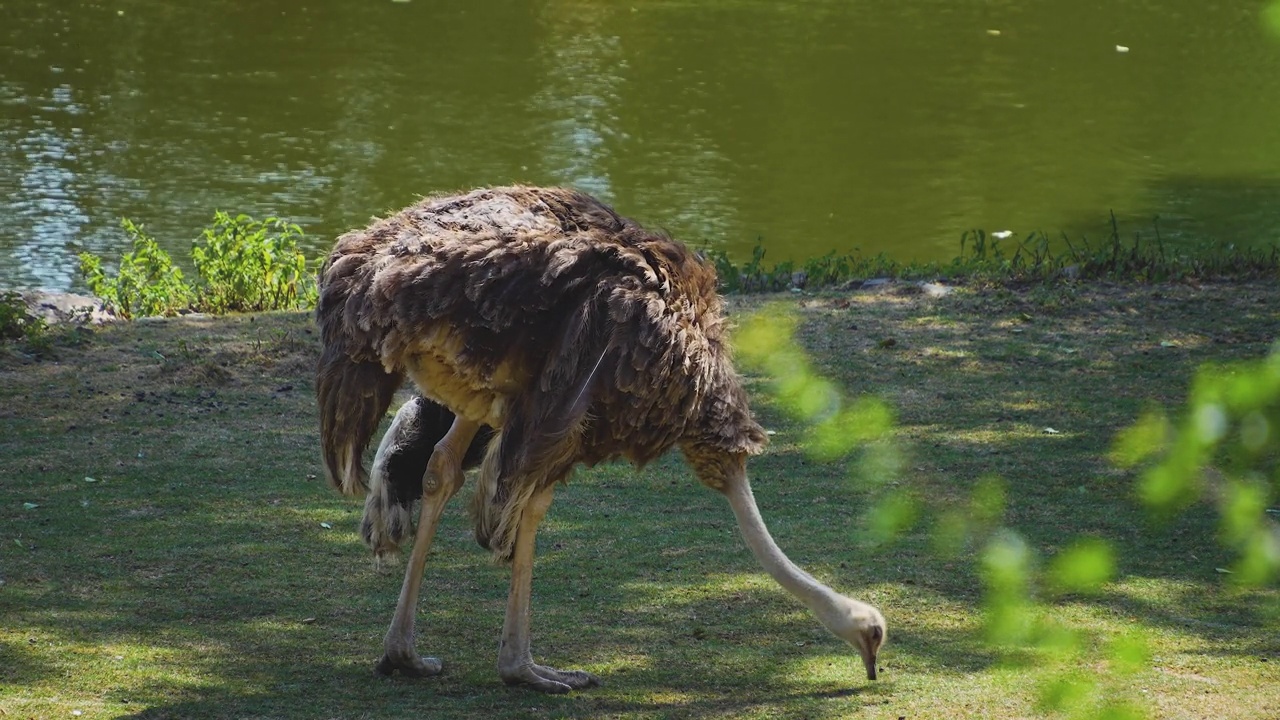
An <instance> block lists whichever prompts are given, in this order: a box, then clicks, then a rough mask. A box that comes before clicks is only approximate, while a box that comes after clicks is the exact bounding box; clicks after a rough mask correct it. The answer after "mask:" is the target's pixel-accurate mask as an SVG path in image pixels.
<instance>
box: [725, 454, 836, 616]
mask: <svg viewBox="0 0 1280 720" xmlns="http://www.w3.org/2000/svg"><path fill="white" fill-rule="evenodd" d="M724 494H725V497H727V498H728V500H729V505H730V506H731V507H732V508H733V514H734V515H735V516H736V517H737V518H738V528H739V529H741V530H742V537H743V538H744V539H745V540H746V541H747V546H748V547H750V548H751V554H752V555H755V556H756V560H758V561H759V562H760V564H761V565H763V566H764V569H765V572H767V573H769V575H770V576H772V577H773V579H774V580H776V581H777V582H778V584H779V585H781V586H782V587H783V588H785V589H786V590H787V592H789V593H791V594H792V595H795V596H796V598H798V599H799V600H800V602H803V603H804V604H805V605H806V606H808V608H809V609H810V610H812V611H814V613H816V614H818V615H819V617H821V616H822V612H821V611H822V610H824V609H827V608H829V607H830V606H831V603H832V595H834V594H835V593H834V592H833V591H832V590H831V588H829V587H827V586H826V585H823V584H822V583H820V582H818V581H817V580H816V579H814V577H813V576H812V575H810V574H809V573H807V572H805V571H804V570H801V569H800V567H799V566H797V565H796V564H795V563H793V562H791V560H790V559H789V558H787V556H786V555H785V554H784V553H783V552H782V550H781V549H780V548H779V547H778V544H777V543H775V542H774V541H773V536H771V535H770V534H769V529H768V528H767V527H765V524H764V518H762V517H760V510H759V508H757V507H756V499H755V496H754V495H752V494H751V484H750V483H749V482H748V481H747V478H746V477H745V476H744V477H743V478H742V479H741V480H739V481H736V482H734V481H730V482H729V483H728V486H727V487H726V488H725V490H724Z"/></svg>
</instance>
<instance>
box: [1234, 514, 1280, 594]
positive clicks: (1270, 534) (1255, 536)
mask: <svg viewBox="0 0 1280 720" xmlns="http://www.w3.org/2000/svg"><path fill="white" fill-rule="evenodd" d="M1232 569H1233V571H1234V574H1233V575H1232V576H1231V579H1232V581H1233V582H1235V584H1237V585H1243V586H1246V587H1258V586H1260V585H1264V584H1266V583H1268V582H1270V581H1271V580H1272V579H1273V578H1275V577H1276V573H1277V571H1280V537H1278V536H1277V531H1276V530H1273V529H1272V528H1271V527H1270V526H1260V527H1258V528H1256V529H1255V530H1254V531H1253V533H1252V535H1251V536H1250V537H1249V538H1248V539H1247V540H1246V541H1245V543H1244V547H1243V548H1242V553H1241V555H1240V559H1239V560H1238V561H1237V562H1236V564H1235V565H1233V566H1232Z"/></svg>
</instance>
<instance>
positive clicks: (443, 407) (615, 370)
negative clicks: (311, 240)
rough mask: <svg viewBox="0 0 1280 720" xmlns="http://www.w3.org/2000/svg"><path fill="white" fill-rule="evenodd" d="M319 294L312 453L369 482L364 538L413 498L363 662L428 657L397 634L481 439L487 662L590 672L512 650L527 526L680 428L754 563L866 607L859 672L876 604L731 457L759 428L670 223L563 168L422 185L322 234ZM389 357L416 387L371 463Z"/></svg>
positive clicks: (331, 472)
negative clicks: (499, 570)
mask: <svg viewBox="0 0 1280 720" xmlns="http://www.w3.org/2000/svg"><path fill="white" fill-rule="evenodd" d="M316 314H317V320H318V322H319V325H320V330H321V337H322V340H323V346H324V347H323V353H322V356H321V359H320V363H319V367H318V374H317V383H316V391H317V396H318V402H319V410H320V423H321V445H322V453H323V458H324V463H325V470H326V474H327V476H328V478H329V480H330V482H331V483H332V484H333V485H334V486H335V487H337V488H339V489H340V490H341V491H343V492H345V493H348V494H357V493H360V492H363V491H364V490H365V489H367V488H368V487H369V485H370V484H371V483H372V485H373V488H372V489H373V491H374V492H373V493H371V495H370V498H369V500H368V501H367V502H366V515H365V520H364V524H363V534H364V535H365V539H366V541H368V542H369V543H370V544H371V545H373V546H374V548H375V550H376V551H377V552H378V553H379V555H381V554H382V553H384V552H386V551H389V550H390V549H393V548H394V547H395V546H396V545H398V544H399V543H400V541H401V540H402V539H404V538H405V537H406V536H407V534H408V532H407V531H408V525H409V522H408V518H409V506H410V505H411V503H412V499H413V497H414V496H416V495H417V494H418V493H421V497H422V511H421V514H422V519H421V520H420V521H419V524H418V530H417V535H416V537H415V544H414V551H413V554H412V556H411V558H410V561H409V569H408V573H407V574H406V578H405V583H404V586H403V587H402V591H401V598H400V603H399V604H398V606H397V611H396V616H395V618H394V619H393V622H392V628H391V630H390V631H389V632H388V635H387V641H386V646H387V654H386V656H385V657H384V660H383V662H382V663H381V664H380V666H379V667H380V668H381V669H383V670H386V671H389V670H392V669H400V670H403V671H406V672H416V673H426V674H430V673H432V672H436V671H438V669H439V666H438V663H435V661H431V662H426V661H424V660H422V659H420V658H418V657H417V655H416V653H414V651H413V647H412V646H413V609H412V606H413V605H414V604H415V603H416V598H417V592H418V588H417V586H418V583H419V581H420V578H421V566H422V564H423V563H424V562H425V558H426V553H427V551H428V548H429V546H430V543H431V537H432V536H433V534H434V531H435V522H436V520H437V519H438V517H439V514H440V512H441V511H442V508H443V506H444V504H445V503H446V502H447V501H448V499H449V498H450V496H452V495H453V494H454V493H455V492H456V491H457V489H458V487H460V486H461V484H462V482H463V479H462V469H463V468H464V467H466V466H468V465H471V464H474V462H475V461H476V460H477V459H478V458H479V452H478V451H479V449H480V448H481V447H483V449H484V457H483V461H482V462H481V469H480V473H479V487H478V488H477V490H476V493H475V495H474V500H473V502H472V515H473V520H474V523H475V528H476V537H477V539H478V540H479V541H480V542H481V544H482V545H484V546H485V547H487V548H489V549H490V550H492V551H493V553H494V554H495V556H496V557H498V558H499V559H502V560H508V561H511V562H512V563H513V568H512V592H511V598H510V601H509V606H508V613H507V623H506V625H505V626H504V634H503V648H502V650H501V652H500V661H499V665H500V671H501V673H502V675H503V678H504V679H505V680H507V681H508V682H523V683H528V684H530V685H533V686H535V687H538V688H539V689H542V690H547V691H552V692H556V691H563V690H567V689H569V688H574V687H583V686H585V685H588V684H592V683H593V682H594V678H591V677H590V676H587V675H585V674H582V673H571V672H561V671H556V670H554V669H551V668H545V667H542V666H539V665H535V664H533V662H532V660H531V659H530V657H529V651H528V587H529V577H530V573H531V567H532V562H533V533H534V532H536V527H537V524H538V522H539V521H540V520H541V518H542V515H543V513H545V511H546V509H547V507H548V506H549V504H550V498H551V493H552V491H553V488H554V486H555V484H556V483H557V482H559V481H562V480H564V479H565V478H567V477H568V475H569V474H570V472H571V471H572V469H573V467H574V466H575V465H576V464H578V463H584V464H587V465H591V464H594V463H597V462H601V461H604V460H609V459H615V458H626V459H628V460H630V461H631V462H633V463H635V464H637V465H642V464H644V463H646V462H648V461H650V460H652V459H654V458H655V457H657V456H659V455H661V454H662V453H664V452H666V451H667V450H669V449H670V448H672V447H673V446H676V445H679V446H680V447H681V449H682V450H683V452H684V454H685V456H686V457H687V458H688V459H689V461H690V464H691V466H692V467H693V469H694V471H695V473H696V475H697V477H698V478H699V479H700V480H701V481H702V482H703V483H704V484H706V485H708V486H709V487H712V488H714V489H716V490H719V491H721V492H722V493H724V494H725V495H726V497H728V498H729V500H730V503H731V505H732V506H733V508H734V511H735V513H736V514H737V517H738V520H739V524H740V525H741V527H742V528H743V533H744V535H746V536H747V540H748V545H749V546H750V547H751V549H752V551H753V552H754V553H756V554H757V556H758V557H760V558H761V561H762V562H763V563H764V564H765V567H766V569H767V570H769V572H770V573H771V574H774V576H775V577H776V578H778V579H779V582H781V583H782V584H783V585H784V586H785V587H787V589H788V590H791V591H792V592H793V593H795V594H797V596H799V597H800V598H801V599H802V600H803V601H805V602H806V603H807V604H809V605H810V607H811V608H814V611H815V613H817V614H818V615H819V618H820V619H822V620H823V622H824V623H825V624H827V625H828V627H829V628H832V630H833V632H837V634H840V633H841V632H842V631H839V630H837V629H836V628H835V627H834V626H833V625H832V623H835V624H836V625H841V623H845V621H844V620H841V619H840V618H842V617H845V616H847V615H850V613H853V615H852V616H856V618H859V620H858V621H857V623H855V625H857V630H856V632H855V635H856V634H857V633H861V632H863V631H864V630H867V628H868V627H870V626H871V625H876V626H877V627H878V628H879V634H878V635H877V636H876V638H877V639H876V640H875V642H874V647H872V648H871V649H870V653H871V655H870V657H872V660H871V663H872V665H869V666H868V667H869V671H868V672H869V674H872V675H873V674H874V668H873V665H874V651H875V649H876V648H878V647H879V643H880V641H881V640H882V639H883V627H882V626H883V619H882V618H879V614H878V613H877V612H875V610H874V608H870V606H863V605H861V604H858V607H856V608H854V610H850V609H849V608H850V607H852V606H848V607H846V606H845V605H843V604H841V602H840V601H844V602H854V603H856V601H848V600H847V599H845V598H842V597H840V596H836V597H840V600H839V601H837V600H833V599H831V598H828V597H827V595H828V594H832V593H831V592H830V590H829V589H827V588H825V586H822V585H821V584H819V583H817V581H816V580H813V578H812V577H810V576H808V575H807V574H805V573H804V572H803V571H801V570H799V569H798V568H796V567H795V566H794V565H792V564H790V561H788V560H787V559H786V558H785V556H783V555H782V553H781V551H780V550H778V549H777V546H776V545H773V544H772V540H771V539H769V538H768V533H767V531H765V529H764V525H763V522H762V521H760V520H759V515H758V513H757V512H756V510H755V504H754V500H753V499H752V498H751V494H750V488H749V486H748V485H747V482H746V473H745V464H744V463H745V458H746V456H748V455H752V454H755V453H758V452H760V451H761V450H762V448H763V446H764V443H765V433H764V432H763V430H762V429H761V428H760V426H759V425H758V424H757V423H756V422H755V421H754V420H753V419H752V416H751V411H750V409H749V407H748V404H747V396H746V393H745V391H744V390H743V387H742V384H741V381H740V379H739V377H738V375H737V373H736V372H735V370H734V368H733V365H732V362H731V353H730V349H729V345H728V340H727V337H726V327H725V321H724V318H723V315H722V307H721V301H720V298H719V296H718V295H717V294H716V277H715V272H714V270H713V269H712V267H711V266H710V265H709V264H707V263H705V262H703V261H702V260H701V259H700V258H699V257H698V256H696V255H695V254H694V253H692V252H691V251H689V250H688V249H687V248H686V247H685V246H684V245H682V244H680V243H678V242H675V241H673V240H671V239H670V238H668V237H666V236H665V235H662V234H659V233H654V232H651V231H648V230H646V229H644V228H643V227H641V226H640V225H638V224H637V223H635V222H633V221H631V220H628V219H626V218H624V217H622V216H620V215H618V214H617V213H615V212H614V211H613V210H612V209H611V208H609V207H608V206H606V205H605V204H603V203H601V202H600V201H598V200H596V199H595V198H592V197H591V196H589V195H586V194H583V193H580V192H576V191H573V190H566V189H559V188H537V187H506V188H494V189H483V190H477V191H474V192H471V193H467V194H465V195H458V196H450V197H441V198H429V199H426V200H423V201H422V202H420V203H418V204H416V205H413V206H411V207H409V208H406V209H404V210H402V211H401V212H399V213H396V214H395V215H393V216H391V217H388V218H385V219H382V220H378V221H376V222H374V223H373V224H372V225H370V226H369V227H368V228H365V229H363V230H358V231H354V232H350V233H347V234H345V235H343V236H342V237H340V238H339V239H338V241H337V243H336V245H335V246H334V248H333V251H332V252H331V253H330V255H329V256H328V258H327V260H326V262H325V264H324V267H323V269H322V270H321V276H320V302H319V306H318V308H317V312H316ZM405 377H408V378H410V379H412V381H413V383H414V384H415V385H416V386H417V389H418V390H419V391H420V392H421V393H422V395H423V396H424V398H425V399H419V400H415V401H412V402H411V403H409V404H406V405H405V406H404V407H403V408H401V410H400V412H399V413H398V415H397V417H396V420H395V421H394V423H393V425H392V427H391V429H390V430H389V431H388V434H387V438H386V439H384V441H383V443H382V446H381V447H380V448H379V452H378V458H376V459H375V462H374V473H373V477H372V480H371V479H370V478H369V477H368V476H367V475H366V474H365V471H364V468H363V464H362V460H361V458H362V455H363V453H364V451H365V449H366V448H367V446H368V444H369V442H370V439H371V438H372V436H373V433H374V431H375V430H376V429H377V426H378V423H379V421H380V419H381V418H382V417H383V415H384V414H385V413H386V411H387V409H388V407H389V405H390V403H391V401H392V397H393V395H394V394H395V392H396V390H397V388H398V387H399V386H400V385H401V383H402V382H403V380H404V378H405ZM446 428H447V430H446ZM489 429H491V431H490V430H489ZM427 456H429V459H427V460H426V461H425V462H424V461H423V459H424V458H426V457H427ZM415 474H416V475H418V477H417V478H414V477H412V476H413V475H415ZM824 593H825V594H824ZM815 603H816V604H817V605H823V604H824V603H825V604H826V605H831V608H830V609H826V610H824V609H820V608H818V607H816V605H815ZM833 603H834V605H833ZM826 605H823V607H824V608H825V607H826ZM866 608H869V609H870V614H868V613H866V612H865V611H864V610H865V609H866ZM855 611H856V612H855ZM824 612H827V613H828V614H830V615H831V617H832V618H835V619H832V620H831V621H830V622H828V618H826V617H825V616H824V615H823V613H824ZM837 616H839V617H837ZM877 618H879V619H878V620H877ZM864 621H865V622H864ZM859 623H861V624H859ZM867 623H870V625H868V624H867ZM877 623H878V625H877ZM845 624H847V623H845ZM841 627H843V625H841ZM851 632H852V631H851ZM867 632H869V630H867ZM843 636H844V635H842V637H843ZM852 637H854V636H853V635H850V636H848V637H846V639H849V640H850V642H855V640H854V639H850V638H852ZM858 637H861V636H858ZM866 637H870V635H867V636H866ZM859 642H860V641H859ZM855 644H857V643H856V642H855ZM862 652H863V657H864V660H866V658H867V657H868V655H867V651H866V650H865V649H864V650H863V651H862ZM433 663H434V664H433Z"/></svg>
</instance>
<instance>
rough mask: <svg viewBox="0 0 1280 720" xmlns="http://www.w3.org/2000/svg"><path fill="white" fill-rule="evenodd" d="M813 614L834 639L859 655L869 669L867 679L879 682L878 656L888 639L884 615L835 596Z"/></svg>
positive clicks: (817, 607) (833, 594) (855, 601)
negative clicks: (877, 672)
mask: <svg viewBox="0 0 1280 720" xmlns="http://www.w3.org/2000/svg"><path fill="white" fill-rule="evenodd" d="M813 613H814V615H816V616H817V618H818V621H819V622H821V623H822V624H823V626H825V627H826V628H827V630H830V631H831V634H832V635H835V636H836V637H838V638H840V639H841V640H844V641H845V642H847V643H849V644H850V645H852V646H853V647H854V649H856V650H857V651H858V654H859V655H861V656H862V664H863V666H865V667H866V668H867V679H868V680H875V679H876V655H877V654H878V653H879V652H880V646H881V645H884V641H885V639H886V638H887V637H888V634H887V631H886V629H885V622H884V616H883V615H881V614H880V611H879V610H877V609H875V608H874V607H871V606H870V605H868V604H866V603H864V602H861V601H858V600H854V599H853V598H849V597H845V596H844V595H839V594H836V593H832V594H831V595H830V596H829V597H828V602H824V603H821V604H816V606H815V607H814V608H813Z"/></svg>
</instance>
